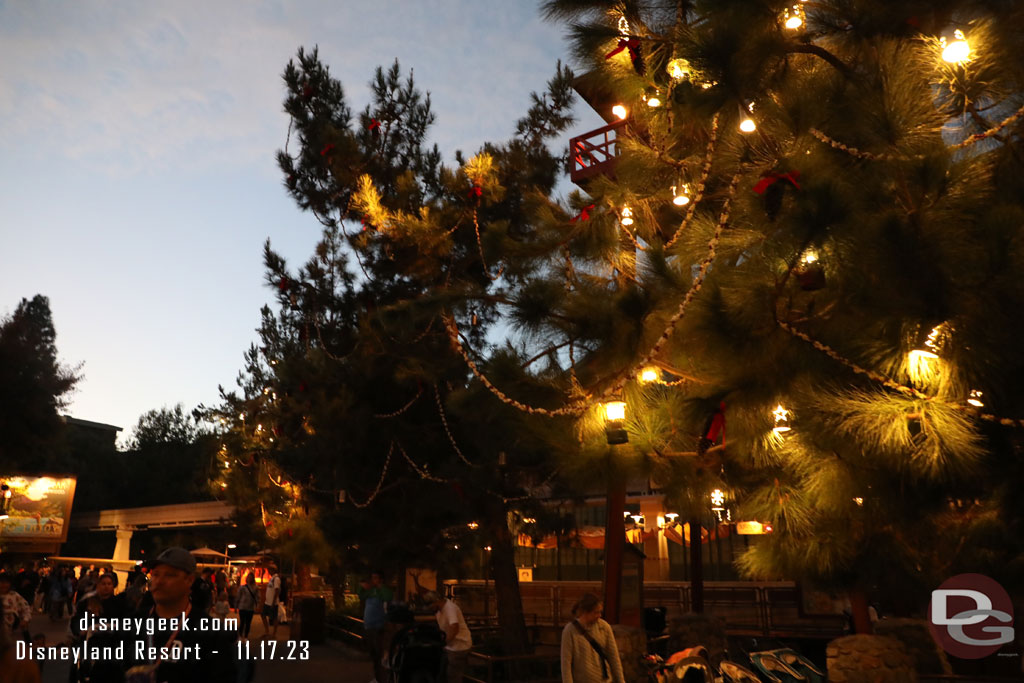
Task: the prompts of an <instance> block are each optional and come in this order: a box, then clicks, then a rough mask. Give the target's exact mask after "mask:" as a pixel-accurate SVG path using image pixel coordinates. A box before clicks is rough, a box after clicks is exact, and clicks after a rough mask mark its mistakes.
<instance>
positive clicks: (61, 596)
mask: <svg viewBox="0 0 1024 683" xmlns="http://www.w3.org/2000/svg"><path fill="white" fill-rule="evenodd" d="M73 593H74V586H72V585H71V577H69V576H68V569H67V568H65V567H61V568H60V569H59V570H58V571H57V572H56V573H55V574H54V576H53V577H52V578H51V579H50V621H57V620H58V619H62V618H63V617H64V604H65V603H66V602H67V601H68V600H69V599H70V598H71V596H72V594H73ZM69 611H71V610H69Z"/></svg>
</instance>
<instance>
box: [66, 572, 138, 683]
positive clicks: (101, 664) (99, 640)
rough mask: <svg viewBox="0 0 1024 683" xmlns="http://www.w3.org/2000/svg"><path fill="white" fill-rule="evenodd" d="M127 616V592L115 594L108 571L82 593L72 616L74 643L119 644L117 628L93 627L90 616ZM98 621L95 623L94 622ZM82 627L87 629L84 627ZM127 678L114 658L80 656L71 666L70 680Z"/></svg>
mask: <svg viewBox="0 0 1024 683" xmlns="http://www.w3.org/2000/svg"><path fill="white" fill-rule="evenodd" d="M124 616H128V611H127V604H126V602H125V599H124V593H122V594H121V595H114V581H113V579H112V578H111V576H110V575H109V574H104V575H103V576H101V577H100V579H99V582H98V583H97V584H96V590H95V591H93V592H90V593H86V594H84V595H82V597H81V599H80V600H79V601H78V609H77V610H76V611H75V616H74V617H73V618H72V619H71V624H70V625H69V626H70V630H71V637H72V643H73V644H74V645H80V644H84V643H88V645H89V647H99V648H103V647H117V645H118V644H119V642H120V635H119V634H118V633H117V632H115V631H109V630H94V629H92V628H90V627H89V622H90V619H91V618H95V619H118V618H121V617H124ZM93 623H95V622H93ZM83 626H85V628H84V629H83ZM123 680H124V672H123V670H122V667H121V663H120V662H118V661H116V660H112V659H102V658H100V659H96V660H91V659H85V658H83V659H81V660H80V661H78V662H76V663H73V664H72V665H71V673H70V676H69V681H70V682H71V683H77V682H79V681H82V682H84V681H89V682H90V683H120V681H123Z"/></svg>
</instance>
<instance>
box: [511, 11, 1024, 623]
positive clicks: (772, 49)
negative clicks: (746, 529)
mask: <svg viewBox="0 0 1024 683" xmlns="http://www.w3.org/2000/svg"><path fill="white" fill-rule="evenodd" d="M794 5H795V6H796V8H797V10H799V11H800V12H802V13H803V23H802V25H801V26H800V27H799V28H797V29H787V28H785V26H784V24H783V21H784V13H785V12H786V11H787V10H790V11H793V10H792V9H791V8H792V7H793V6H794ZM544 11H545V12H546V14H547V16H548V17H549V18H552V19H554V20H558V21H564V22H567V23H568V24H569V32H570V39H571V43H572V46H573V51H574V54H575V56H576V58H577V59H578V60H579V61H580V63H581V64H583V65H584V66H585V68H586V69H587V70H588V71H589V73H587V74H585V76H584V77H582V78H581V79H580V81H579V83H580V84H581V87H584V88H587V89H589V90H590V91H591V92H597V89H596V88H595V86H594V84H595V83H597V84H600V87H601V88H603V89H605V90H606V92H607V93H608V94H609V96H608V100H607V111H601V110H600V108H599V111H600V113H602V114H603V115H605V116H607V117H609V120H612V119H611V112H610V108H611V105H612V104H614V103H622V104H623V105H625V107H626V108H627V109H628V110H629V116H628V119H627V120H626V122H625V123H624V127H623V128H622V129H621V133H620V142H619V147H620V152H621V154H620V156H619V159H618V160H617V163H616V167H615V173H614V177H602V178H599V179H597V180H594V181H591V182H590V183H589V185H588V186H587V193H588V194H589V195H590V196H589V197H586V198H585V197H574V198H572V199H571V202H572V204H573V208H577V210H578V207H579V206H583V205H586V204H590V203H593V204H595V206H596V208H594V209H593V210H592V211H591V213H592V218H591V219H590V220H589V221H587V222H585V223H581V222H577V223H574V224H572V225H566V224H565V223H564V222H563V223H562V225H561V226H559V227H560V228H561V230H562V231H563V234H566V235H567V236H568V237H569V238H570V239H572V240H573V241H572V242H571V243H570V245H569V248H570V250H571V252H572V257H573V259H574V260H575V261H576V274H577V278H576V280H575V282H574V283H573V285H574V287H573V288H572V289H570V290H564V289H563V290H560V291H561V292H562V293H561V294H560V295H559V296H558V301H557V303H553V304H549V305H550V308H551V310H552V311H554V312H558V313H560V314H562V316H564V317H557V318H556V317H555V316H550V317H549V318H548V319H547V320H543V319H541V318H539V317H538V316H537V315H533V316H531V317H529V318H526V319H523V320H521V321H520V322H521V323H522V324H524V325H529V326H530V328H531V329H532V330H533V332H534V334H536V335H537V336H538V337H541V338H548V339H550V340H551V341H552V342H553V343H558V341H559V339H565V338H572V339H576V340H577V343H578V345H579V348H580V349H585V352H580V353H579V354H578V356H577V359H578V361H579V362H580V366H579V367H578V368H577V370H578V371H579V372H578V375H579V377H580V378H581V381H582V382H583V386H584V389H585V391H587V392H588V393H589V394H591V395H592V396H602V395H607V394H608V390H609V389H614V388H616V387H619V386H621V385H622V383H623V380H625V379H626V378H627V376H630V377H631V373H633V372H635V371H637V370H638V369H639V367H638V364H639V363H640V361H641V360H642V359H644V358H645V357H646V356H647V354H648V352H649V351H650V350H651V349H652V347H653V346H654V344H655V342H656V341H657V340H658V339H659V338H660V337H661V336H662V334H663V333H664V332H665V331H666V328H667V327H668V326H669V323H670V321H671V320H672V316H675V315H678V313H679V310H680V305H681V303H682V302H683V301H684V299H685V297H687V295H688V292H690V293H691V294H692V291H691V290H693V289H694V287H695V278H698V277H699V270H698V266H699V265H700V264H701V263H702V262H704V261H706V260H708V259H709V258H710V266H709V268H707V273H706V279H704V280H703V281H702V282H696V284H699V285H701V286H700V289H699V291H697V292H696V294H695V295H692V297H691V298H692V301H689V302H688V304H687V307H686V309H685V311H684V312H683V315H682V318H681V319H679V320H678V322H677V324H676V325H675V327H674V328H672V334H671V336H670V337H669V340H668V342H667V343H666V344H665V345H664V346H663V347H662V348H661V350H660V352H659V353H657V354H655V355H654V358H653V359H652V360H653V361H654V362H655V363H656V364H658V365H659V366H660V367H661V368H663V369H665V370H668V373H667V374H666V375H665V376H666V377H667V378H668V379H677V378H686V379H687V380H688V381H686V382H682V383H678V384H677V385H676V386H672V387H667V386H656V387H654V388H650V387H637V386H635V385H634V383H633V381H632V379H631V378H629V379H628V381H627V383H626V384H625V386H624V387H623V388H622V391H624V392H625V396H626V400H627V403H628V405H629V412H630V420H629V423H628V428H629V432H630V444H631V448H632V449H633V451H634V453H635V454H636V455H638V456H642V457H639V458H637V459H636V463H637V467H643V468H647V469H648V470H649V471H651V472H655V473H656V477H657V478H658V480H659V481H662V482H667V486H668V487H669V489H670V491H672V492H673V496H674V500H675V501H676V502H677V504H678V505H679V506H680V512H683V509H682V508H688V509H690V510H692V509H697V510H699V509H701V508H702V507H703V508H705V509H706V507H707V506H708V503H707V501H706V495H707V492H709V491H710V490H711V489H712V488H722V489H724V490H726V491H727V492H728V493H729V494H730V497H731V500H732V501H733V505H734V506H735V507H734V513H735V514H737V515H739V516H740V517H742V518H744V519H756V520H760V521H762V522H771V523H772V524H773V526H774V533H773V534H771V535H770V536H767V537H765V538H764V539H763V542H761V543H758V544H756V545H755V546H754V547H753V549H752V550H751V552H750V553H748V554H747V555H745V556H744V557H743V559H742V561H741V568H742V570H743V571H744V573H745V574H746V575H748V576H750V577H756V578H789V579H811V580H815V581H819V582H823V583H831V584H834V585H839V586H842V587H845V588H852V589H856V590H872V589H873V590H877V591H878V593H879V595H880V596H883V597H885V598H887V599H888V600H889V604H890V605H891V606H892V607H893V608H894V609H896V608H898V609H899V610H902V611H911V610H914V609H919V608H920V607H921V605H923V604H924V601H923V599H924V597H925V596H926V593H927V591H928V590H930V588H931V587H934V586H935V585H938V583H940V582H941V580H942V579H944V578H946V577H948V576H949V575H950V572H955V571H957V570H965V569H970V570H972V571H981V572H985V573H989V574H990V575H992V576H995V577H997V578H999V579H1000V580H1002V581H1005V582H1006V584H1007V585H1008V586H1010V585H1012V586H1017V584H1018V581H1019V578H1018V576H1015V575H1014V572H1015V571H1016V569H1013V570H1010V569H1008V568H1010V567H1014V568H1019V567H1020V565H1021V560H1022V558H1024V555H1022V554H1021V550H1022V548H1021V544H1020V543H1019V541H1011V540H1010V539H1011V538H1013V537H1014V534H1015V533H1016V532H1019V530H1020V524H1021V517H1020V515H1019V509H1018V504H1016V503H1012V502H1010V500H1009V499H1010V498H1012V497H1013V496H1012V494H1010V493H1009V492H1010V491H1011V490H1013V489H1014V488H1015V487H1016V486H1017V483H1018V482H1019V479H1017V478H1016V477H1017V476H1018V475H1019V471H1020V470H1019V468H1020V464H1019V460H1020V456H1021V453H1020V446H1021V439H1020V436H1021V429H1022V425H1024V423H1020V422H1016V423H1014V424H1009V425H999V424H998V423H994V422H992V421H990V420H987V419H983V418H981V417H980V414H981V413H985V414H990V415H996V416H1000V417H1008V418H1017V419H1018V420H1019V419H1020V418H1022V417H1024V400H1022V398H1024V397H1022V396H1021V394H1020V392H1019V390H1018V386H1019V383H1020V379H1021V374H1022V370H1024V363H1022V360H1021V357H1020V354H1019V349H1020V342H1019V339H1020V334H1021V331H1022V330H1021V323H1020V317H1019V315H1017V314H1016V313H1014V311H1017V310H1020V307H1021V305H1022V304H1024V290H1022V284H1021V281H1020V278H1019V276H1018V275H1017V273H1019V266H1020V265H1021V257H1022V255H1024V251H1022V249H1021V246H1022V245H1021V238H1022V234H1024V233H1022V231H1021V226H1022V224H1024V223H1022V222H1021V220H1020V219H1021V217H1022V213H1021V212H1022V209H1024V205H1022V201H1021V197H1024V195H1022V194H1021V192H1020V188H1019V187H1018V185H1019V183H1020V178H1021V177H1022V173H1021V171H1022V170H1024V169H1022V168H1021V162H1022V157H1021V153H1022V145H1021V137H1020V135H1021V132H1022V131H1024V126H1022V123H1021V120H1020V119H1019V118H1018V119H1014V120H1012V121H1011V122H1010V124H1009V125H1006V126H1005V127H1003V128H1000V129H999V130H998V131H995V132H992V129H993V128H996V127H997V126H998V125H999V124H1000V122H1002V121H1003V120H1004V119H1006V118H1007V117H1009V116H1011V115H1013V114H1014V113H1015V112H1017V111H1018V109H1019V108H1020V107H1021V105H1022V104H1024V81H1022V76H1024V70H1022V69H1024V57H1022V56H1021V54H1020V52H1019V50H1016V49H1015V47H1014V46H1015V45H1017V44H1018V43H1017V42H1015V41H1017V40H1019V38H1020V36H1019V32H1020V26H1022V25H1024V24H1022V19H1024V15H1022V10H1021V8H1020V6H1019V4H1015V3H978V2H953V1H949V2H942V3H934V2H928V3H925V2H908V3H878V2H872V1H868V0H825V1H823V2H813V3H812V2H808V3H787V2H773V1H767V0H729V1H722V0H714V1H710V2H699V1H698V2H686V1H680V2H678V3H662V2H643V1H631V2H579V1H576V0H551V1H550V2H547V3H545V4H544ZM956 28H960V29H962V30H963V31H964V33H965V34H966V37H967V40H968V41H969V43H970V48H971V54H970V60H969V61H966V62H964V63H961V64H952V63H947V62H945V61H943V60H942V58H941V53H942V49H943V48H942V45H940V42H939V37H940V36H945V37H946V38H947V42H948V41H952V40H954V35H953V31H954V29H956ZM628 39H636V45H638V46H639V47H637V48H636V51H637V52H639V54H640V56H641V60H642V67H643V68H638V66H637V60H636V59H635V58H631V57H634V56H635V55H631V54H630V52H631V50H627V49H623V50H621V51H620V53H619V54H617V55H613V56H611V57H608V56H607V55H608V54H609V53H610V52H611V51H612V50H614V49H615V48H616V47H617V46H619V45H621V44H622V42H625V41H626V40H628ZM680 59H681V60H686V62H685V66H686V70H687V71H688V73H687V74H686V75H685V77H684V78H679V79H676V78H673V77H672V76H671V75H670V73H669V70H668V67H669V64H670V62H671V60H680ZM676 64H679V63H678V62H677V63H676ZM641 72H642V73H641ZM652 96H656V97H657V98H658V99H660V100H661V102H662V103H663V104H662V105H661V106H658V107H651V106H645V102H646V100H647V99H648V98H650V97H652ZM748 117H749V118H750V119H752V120H753V121H754V123H755V124H756V130H755V131H753V132H749V133H744V132H741V130H740V129H739V124H740V122H741V121H742V120H743V119H744V118H748ZM716 124H717V128H716V127H715V126H716ZM822 134H824V135H825V136H827V138H830V139H831V140H833V141H836V145H830V144H828V143H827V141H826V140H822V139H821V138H822ZM978 134H984V139H981V140H974V139H973V138H972V136H975V135H978ZM961 143H962V144H961ZM840 144H841V145H845V146H846V147H847V148H848V149H846V150H843V149H840V148H838V147H839V146H840ZM709 146H710V147H711V150H712V151H711V153H710V157H709V156H708V149H709ZM849 148H855V149H853V150H852V151H851V149H849ZM708 158H710V167H709V168H710V172H709V174H708V176H707V178H706V182H705V189H704V196H703V198H702V200H701V201H700V203H699V204H698V205H697V206H696V207H694V206H693V205H692V204H691V205H688V206H685V207H677V206H675V205H674V204H672V201H671V200H672V198H673V194H672V191H671V189H670V188H671V186H673V185H676V186H681V185H682V184H684V183H685V184H687V185H688V186H689V188H690V197H691V199H693V198H695V197H696V192H697V187H698V186H699V185H700V183H701V178H702V169H703V168H704V164H705V163H706V162H707V159H708ZM786 174H792V175H789V176H788V177H787V175H786ZM771 180H774V182H773V183H771V184H769V185H768V187H767V188H764V187H757V186H758V184H759V183H763V181H764V182H767V181H771ZM733 187H734V188H735V189H734V190H733V189H732V188H733ZM756 187H757V190H755V188H756ZM625 206H628V207H629V208H630V209H631V212H632V217H633V218H634V221H633V223H632V224H631V225H629V226H628V227H626V226H621V225H620V219H621V216H622V209H623V207H625ZM691 212H692V218H689V220H686V218H687V216H688V215H689V213H691ZM549 215H551V214H549ZM552 217H555V218H556V221H553V222H557V216H552ZM627 232H628V233H631V235H625V233H627ZM624 236H625V237H627V238H628V239H623V238H624ZM633 240H635V241H636V243H637V246H634V245H633V243H632V241H633ZM809 256H810V257H811V259H808V257H809ZM712 257H713V258H712ZM815 258H816V261H814V262H813V263H809V260H814V259H815ZM631 262H632V263H635V270H633V268H632V267H631ZM613 268H614V270H613ZM602 275H603V278H602V277H601V276H602ZM556 281H558V274H557V273H555V274H553V277H552V282H556ZM601 289H603V290H604V292H605V296H602V297H598V296H595V290H601ZM532 291H537V292H541V291H552V292H553V291H555V289H554V287H553V286H550V287H548V288H547V289H546V290H545V288H544V287H542V286H540V285H534V286H533V289H532ZM553 298H554V297H553ZM533 308H534V309H536V310H541V309H542V308H543V305H542V303H541V302H540V301H539V300H537V301H534V302H533ZM567 321H568V322H567ZM935 328H939V330H940V333H937V334H936V335H935V338H934V339H933V340H932V341H933V347H926V346H925V343H926V341H928V336H929V333H930V332H931V331H932V330H933V329H935ZM790 330H792V331H795V332H799V333H800V334H803V335H806V336H807V337H809V338H810V339H811V340H814V341H816V342H819V343H820V344H822V345H824V346H825V347H827V349H826V348H816V347H815V346H814V345H813V344H812V343H810V342H808V341H807V340H805V339H802V338H800V337H799V336H797V335H796V334H793V333H791V331H790ZM545 331H547V332H549V333H550V334H549V336H547V337H545V336H544V335H545ZM555 331H557V332H558V333H560V334H561V335H564V336H563V337H559V336H558V334H555ZM929 348H931V350H932V351H933V352H934V354H935V356H937V357H932V358H930V359H926V360H923V361H919V362H915V361H914V360H913V354H912V353H911V352H913V351H915V350H928V349H929ZM829 350H831V351H829ZM830 353H831V354H832V355H830ZM834 356H837V357H838V358H837V357H834ZM855 368H857V370H855ZM861 369H863V370H867V371H869V372H870V373H874V374H873V375H868V374H865V373H864V372H860V371H859V370H861ZM885 378H888V379H889V380H891V382H890V383H889V384H888V385H887V384H886V383H885V382H883V381H882V380H883V379H885ZM896 385H899V386H902V387H905V388H907V389H912V390H913V391H908V390H907V389H904V390H900V389H898V388H896ZM972 390H977V391H981V392H982V395H983V401H982V402H983V403H984V406H983V407H975V406H972V405H969V404H968V403H967V399H968V398H969V396H970V394H971V391H972ZM720 401H724V402H725V404H726V406H727V407H726V420H727V428H726V437H725V445H724V448H722V449H720V450H717V451H711V452H709V453H707V454H704V455H694V453H695V452H700V453H703V449H699V450H698V449H696V448H695V445H696V443H697V440H698V437H699V436H701V433H702V431H703V430H704V429H706V427H705V426H704V425H705V422H706V420H707V418H708V416H709V415H711V413H712V412H713V411H714V409H715V407H716V406H717V405H718V404H719V402H720ZM779 405H782V406H784V408H785V409H786V410H788V411H789V413H788V424H789V426H790V427H791V430H790V431H788V432H778V433H777V432H775V431H774V427H775V426H776V422H775V420H774V418H773V410H774V409H775V408H776V406H779ZM591 433H592V435H594V436H595V438H599V433H598V432H597V430H596V429H594V430H591ZM686 453H690V454H691V455H689V456H687V455H685V454H686ZM680 454H684V455H680ZM702 500H703V502H702Z"/></svg>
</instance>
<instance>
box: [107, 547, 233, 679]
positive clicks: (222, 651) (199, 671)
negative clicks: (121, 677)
mask: <svg viewBox="0 0 1024 683" xmlns="http://www.w3.org/2000/svg"><path fill="white" fill-rule="evenodd" d="M195 572H196V561H195V559H194V558H193V557H192V555H191V553H189V552H188V551H187V550H185V549H184V548H168V549H167V550H165V551H163V552H162V553H160V555H159V557H157V558H156V559H155V560H153V562H152V571H151V572H150V588H149V594H150V595H151V596H152V598H153V603H152V607H150V608H148V609H145V610H143V611H141V612H138V613H136V614H135V617H136V618H143V619H154V620H156V619H163V620H164V621H165V622H166V623H165V624H164V625H165V626H166V628H164V629H163V630H161V629H160V628H156V629H153V630H154V631H155V632H154V633H146V632H144V633H141V634H130V635H129V637H128V638H127V641H128V642H127V643H126V646H125V655H126V659H127V660H129V661H128V666H129V668H128V670H127V672H126V674H125V677H126V680H127V681H128V682H129V683H233V682H234V681H236V680H238V661H237V655H236V648H235V639H236V637H237V634H236V633H235V631H233V630H232V631H216V630H210V629H209V628H204V624H203V622H204V621H205V620H207V610H208V609H209V607H208V606H203V607H202V609H200V606H197V605H194V604H193V603H192V587H193V582H194V580H195V578H196V576H195ZM182 619H187V621H186V622H182ZM172 622H176V623H172ZM159 623H160V622H157V624H159ZM182 623H187V624H188V627H187V628H185V627H183V626H182ZM176 626H177V627H176ZM206 626H209V624H206ZM140 649H141V650H142V653H143V656H141V657H140V656H138V654H137V653H138V652H139V650H140Z"/></svg>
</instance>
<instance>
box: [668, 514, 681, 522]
mask: <svg viewBox="0 0 1024 683" xmlns="http://www.w3.org/2000/svg"><path fill="white" fill-rule="evenodd" d="M678 516H679V513H678V512H666V513H665V518H666V519H667V520H668V521H669V522H675V521H676V517H678Z"/></svg>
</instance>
